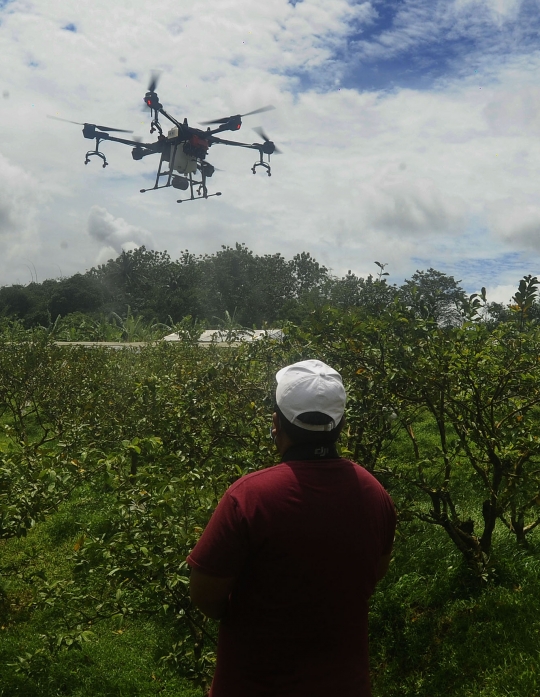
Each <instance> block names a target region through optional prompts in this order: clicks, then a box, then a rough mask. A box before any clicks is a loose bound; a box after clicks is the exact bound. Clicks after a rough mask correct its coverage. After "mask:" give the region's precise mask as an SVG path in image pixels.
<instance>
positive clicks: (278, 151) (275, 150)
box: [253, 126, 282, 155]
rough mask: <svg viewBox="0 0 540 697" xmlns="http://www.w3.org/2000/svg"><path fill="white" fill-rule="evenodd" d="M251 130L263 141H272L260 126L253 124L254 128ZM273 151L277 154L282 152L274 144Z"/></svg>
mask: <svg viewBox="0 0 540 697" xmlns="http://www.w3.org/2000/svg"><path fill="white" fill-rule="evenodd" d="M253 130H254V131H255V133H257V134H258V135H259V136H260V137H261V138H262V139H263V140H264V142H265V143H273V141H272V140H270V138H269V137H268V136H267V135H266V133H265V132H264V131H263V129H262V128H261V127H260V126H255V128H254V129H253ZM274 153H277V154H278V155H281V154H282V152H281V150H279V149H278V148H276V146H275V145H274Z"/></svg>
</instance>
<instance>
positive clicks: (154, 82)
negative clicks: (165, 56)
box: [148, 70, 162, 92]
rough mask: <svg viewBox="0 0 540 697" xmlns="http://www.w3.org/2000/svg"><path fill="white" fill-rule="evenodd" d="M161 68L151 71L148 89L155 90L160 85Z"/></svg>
mask: <svg viewBox="0 0 540 697" xmlns="http://www.w3.org/2000/svg"><path fill="white" fill-rule="evenodd" d="M161 73H162V71H161V70H152V72H151V73H150V83H149V84H148V91H149V92H155V91H156V87H157V86H158V82H159V78H160V77H161Z"/></svg>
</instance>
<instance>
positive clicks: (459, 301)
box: [399, 268, 467, 327]
mask: <svg viewBox="0 0 540 697" xmlns="http://www.w3.org/2000/svg"><path fill="white" fill-rule="evenodd" d="M458 283H460V281H456V280H455V279H454V277H453V276H448V275H447V274H445V273H442V272H440V271H436V270H435V269H433V268H430V269H428V270H427V271H416V273H414V274H413V275H412V276H411V278H410V279H406V280H405V283H404V284H403V285H402V286H401V287H400V291H399V294H400V298H401V300H402V302H403V303H404V305H406V306H407V307H411V308H412V309H413V311H414V312H415V314H416V315H417V316H418V317H422V318H423V319H432V320H434V321H435V322H437V324H440V325H441V326H445V327H449V326H459V325H461V323H462V312H461V308H462V305H463V303H464V302H465V301H466V300H467V296H466V294H465V292H464V290H463V289H462V288H461V286H459V285H458Z"/></svg>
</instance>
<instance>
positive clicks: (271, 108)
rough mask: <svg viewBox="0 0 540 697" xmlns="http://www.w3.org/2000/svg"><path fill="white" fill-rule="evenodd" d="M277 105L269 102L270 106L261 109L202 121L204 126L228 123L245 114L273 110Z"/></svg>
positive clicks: (249, 114)
mask: <svg viewBox="0 0 540 697" xmlns="http://www.w3.org/2000/svg"><path fill="white" fill-rule="evenodd" d="M275 108H276V107H275V106H272V104H269V105H268V106H263V107H261V108H260V109H255V110H254V111H248V113H247V114H236V115H235V116H225V117H224V118H222V119H214V120H213V121H200V123H201V125H202V126H209V125H210V124H212V123H227V121H230V120H231V119H241V118H243V117H244V116H251V115H252V114H262V112H263V111H272V110H273V109H275Z"/></svg>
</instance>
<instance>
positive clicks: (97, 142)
mask: <svg viewBox="0 0 540 697" xmlns="http://www.w3.org/2000/svg"><path fill="white" fill-rule="evenodd" d="M94 128H95V127H94ZM105 136H106V137H101V138H100V136H99V135H96V149H95V150H89V151H88V152H87V153H86V159H85V161H84V164H85V165H87V164H88V163H89V162H90V158H91V157H92V156H93V155H95V156H96V157H101V159H102V160H103V168H105V167H106V166H107V165H108V164H109V163H108V162H107V160H106V158H105V155H104V154H103V153H102V152H100V151H99V144H100V143H101V141H102V140H107V138H108V137H109V135H108V134H107V133H106V134H105Z"/></svg>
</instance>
